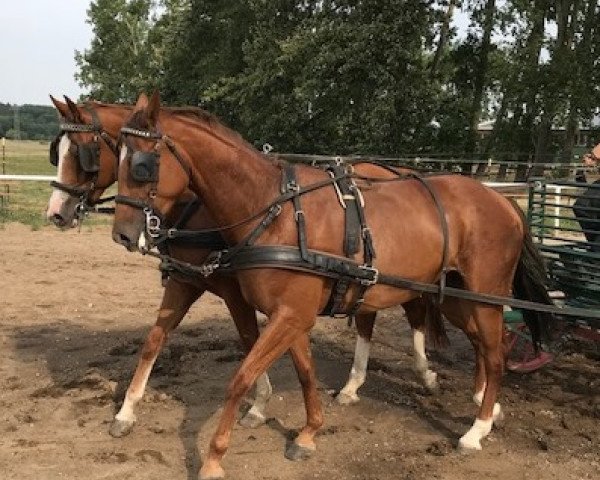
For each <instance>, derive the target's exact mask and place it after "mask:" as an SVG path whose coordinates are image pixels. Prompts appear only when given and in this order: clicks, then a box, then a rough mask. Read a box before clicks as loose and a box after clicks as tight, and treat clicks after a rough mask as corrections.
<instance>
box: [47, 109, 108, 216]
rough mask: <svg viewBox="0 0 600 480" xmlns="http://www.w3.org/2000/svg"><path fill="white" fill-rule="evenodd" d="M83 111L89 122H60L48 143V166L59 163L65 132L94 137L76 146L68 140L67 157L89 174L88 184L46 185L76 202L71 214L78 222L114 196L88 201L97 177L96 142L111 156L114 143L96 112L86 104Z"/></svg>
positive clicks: (54, 183) (98, 152)
mask: <svg viewBox="0 0 600 480" xmlns="http://www.w3.org/2000/svg"><path fill="white" fill-rule="evenodd" d="M83 108H84V109H85V110H87V111H88V112H89V113H90V115H91V117H92V123H91V124H89V123H75V122H61V123H60V132H59V133H58V135H57V136H56V138H55V139H54V140H53V141H52V143H51V144H50V163H51V164H52V165H54V166H58V162H59V161H60V159H59V158H58V144H59V143H60V138H61V137H62V136H63V135H65V134H69V133H92V134H94V139H93V140H92V142H87V143H82V144H77V143H76V142H73V141H72V140H71V148H70V153H71V155H73V156H75V157H76V158H77V160H78V161H79V166H80V168H81V169H82V171H83V172H85V174H86V175H91V179H90V180H89V182H88V181H86V183H87V186H82V185H81V184H75V185H73V184H66V183H62V182H59V181H56V180H53V181H51V182H50V186H51V187H53V188H56V189H58V190H61V191H63V192H65V193H67V194H68V195H70V196H71V197H76V198H78V199H79V203H78V204H77V206H76V207H75V215H76V217H77V218H78V220H82V219H83V218H84V217H85V215H86V214H87V213H88V212H89V211H90V210H92V209H93V208H94V206H95V205H97V204H100V203H106V202H109V201H112V200H113V199H114V197H107V198H103V199H101V200H97V201H95V202H92V201H91V194H92V192H93V191H94V190H95V188H96V183H97V181H98V174H99V172H100V139H102V140H103V141H104V143H106V145H107V146H108V148H109V149H110V150H111V151H112V152H113V154H114V155H115V156H116V157H118V149H117V143H116V142H115V140H114V139H113V138H112V137H111V136H110V135H109V134H108V133H107V132H106V131H105V130H104V129H103V127H102V124H101V123H100V119H99V118H98V114H97V113H96V111H95V110H94V109H93V108H92V107H91V106H90V105H85V106H84V107H83Z"/></svg>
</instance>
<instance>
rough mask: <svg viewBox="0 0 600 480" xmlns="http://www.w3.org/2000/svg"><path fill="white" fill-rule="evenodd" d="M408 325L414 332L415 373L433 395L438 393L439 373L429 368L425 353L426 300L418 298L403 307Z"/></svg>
mask: <svg viewBox="0 0 600 480" xmlns="http://www.w3.org/2000/svg"><path fill="white" fill-rule="evenodd" d="M403 307H404V311H405V312H406V317H407V318H408V323H409V324H410V327H411V329H412V332H413V348H414V357H413V358H414V363H413V371H414V372H415V374H416V375H417V377H418V378H419V380H420V381H421V383H422V384H423V386H424V387H425V388H426V389H427V390H429V391H430V392H431V393H435V392H437V391H438V388H439V386H438V382H437V373H436V372H434V371H433V370H431V369H430V368H429V361H428V360H427V354H426V353H425V331H426V329H427V328H426V327H427V325H426V315H427V313H428V312H427V305H426V303H425V300H424V299H423V298H422V297H421V298H416V299H414V300H411V301H410V302H408V303H406V304H405V305H403Z"/></svg>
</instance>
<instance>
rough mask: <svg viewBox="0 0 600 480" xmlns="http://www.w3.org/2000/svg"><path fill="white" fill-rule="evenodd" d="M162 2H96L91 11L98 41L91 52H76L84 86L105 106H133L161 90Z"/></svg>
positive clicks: (77, 75) (111, 0) (89, 15)
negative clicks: (142, 96) (158, 17)
mask: <svg viewBox="0 0 600 480" xmlns="http://www.w3.org/2000/svg"><path fill="white" fill-rule="evenodd" d="M158 6H159V2H157V1H153V0H129V1H128V0H95V1H93V2H92V3H91V4H90V8H89V9H88V20H87V21H88V23H90V24H91V25H92V27H93V31H94V38H93V39H92V44H91V46H90V48H89V49H86V50H84V51H83V52H79V51H77V52H76V53H75V60H76V63H77V65H78V67H79V72H77V74H76V75H75V76H76V78H77V80H78V81H79V83H80V85H81V86H83V87H86V88H89V89H90V93H89V96H90V97H91V98H94V99H95V100H101V101H106V102H119V101H120V102H134V101H135V99H136V98H137V96H138V94H139V93H140V92H141V91H148V90H152V89H154V88H157V87H158V86H159V83H160V77H161V74H162V65H163V61H164V58H163V55H164V49H163V48H162V36H161V35H160V32H161V30H154V27H155V24H156V14H155V13H153V12H154V11H155V9H156V8H157V7H158Z"/></svg>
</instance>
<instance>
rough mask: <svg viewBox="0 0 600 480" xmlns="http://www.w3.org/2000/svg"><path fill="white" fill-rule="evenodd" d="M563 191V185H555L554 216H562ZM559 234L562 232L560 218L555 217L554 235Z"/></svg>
mask: <svg viewBox="0 0 600 480" xmlns="http://www.w3.org/2000/svg"><path fill="white" fill-rule="evenodd" d="M561 193H562V187H561V186H555V187H554V203H555V204H556V205H555V207H554V216H555V217H559V216H560V205H561V201H562V197H561ZM559 234H560V218H555V219H554V236H557V235H559Z"/></svg>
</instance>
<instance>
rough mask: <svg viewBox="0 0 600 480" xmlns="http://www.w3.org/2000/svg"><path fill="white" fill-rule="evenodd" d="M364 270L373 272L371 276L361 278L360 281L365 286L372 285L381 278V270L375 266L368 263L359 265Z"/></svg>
mask: <svg viewBox="0 0 600 480" xmlns="http://www.w3.org/2000/svg"><path fill="white" fill-rule="evenodd" d="M358 268H359V269H360V270H362V271H363V272H368V273H370V274H371V278H361V279H360V280H359V281H358V282H359V283H360V284H361V285H364V286H365V287H371V286H373V285H375V284H376V283H377V281H378V280H379V270H378V269H377V268H375V267H369V266H368V265H360V266H359V267H358Z"/></svg>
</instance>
